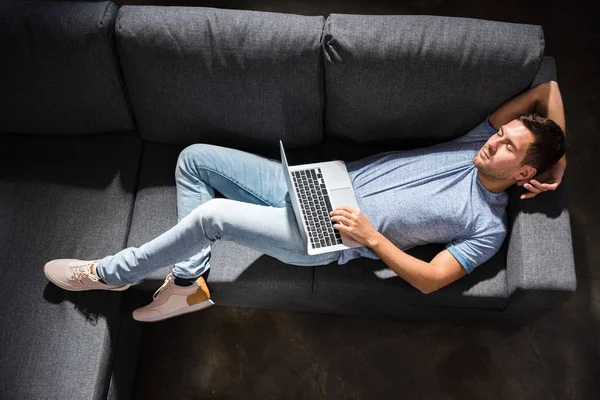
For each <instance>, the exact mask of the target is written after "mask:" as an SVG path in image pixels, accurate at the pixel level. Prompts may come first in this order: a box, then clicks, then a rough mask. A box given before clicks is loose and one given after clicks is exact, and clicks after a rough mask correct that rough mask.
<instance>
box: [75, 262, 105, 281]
mask: <svg viewBox="0 0 600 400" xmlns="http://www.w3.org/2000/svg"><path fill="white" fill-rule="evenodd" d="M93 264H95V263H93V262H91V263H87V264H83V265H76V266H74V267H71V268H72V270H73V276H74V277H75V279H78V280H82V279H85V278H89V279H90V280H91V281H94V282H98V281H99V280H100V278H98V277H97V276H96V275H95V274H93V273H92V265H93Z"/></svg>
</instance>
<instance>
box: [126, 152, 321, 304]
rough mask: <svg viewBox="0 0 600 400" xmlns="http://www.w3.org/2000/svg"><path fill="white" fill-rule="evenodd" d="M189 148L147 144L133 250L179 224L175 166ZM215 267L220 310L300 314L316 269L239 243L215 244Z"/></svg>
mask: <svg viewBox="0 0 600 400" xmlns="http://www.w3.org/2000/svg"><path fill="white" fill-rule="evenodd" d="M184 148H185V146H180V145H167V144H159V143H151V142H147V143H146V144H145V148H144V157H143V161H142V168H141V175H140V182H139V187H138V193H137V196H136V200H135V208H134V211H133V219H132V223H131V231H130V234H129V241H128V247H132V246H135V247H139V246H141V245H142V244H144V243H146V242H148V241H150V240H152V239H154V238H155V237H157V236H159V235H160V234H162V233H163V232H165V231H167V230H168V229H170V228H171V227H172V226H173V225H175V224H176V223H177V193H176V186H175V167H176V165H177V158H178V156H179V153H180V152H181V151H182V150H183V149H184ZM292 153H293V152H292ZM217 194H218V192H217ZM219 196H220V195H219ZM210 264H211V272H210V276H209V279H208V286H209V288H210V290H211V292H212V297H213V300H214V301H215V302H216V303H217V304H220V305H234V306H246V307H256V308H272V309H291V310H297V309H302V304H304V302H305V301H307V300H306V299H307V297H308V296H310V293H311V289H312V273H313V270H312V268H311V267H297V266H291V265H287V264H284V263H282V262H280V261H279V260H276V259H274V258H272V257H269V256H266V255H264V254H262V253H260V252H257V251H255V250H252V249H250V248H248V247H245V246H242V245H239V244H237V243H234V242H225V241H223V242H221V241H218V242H216V243H215V244H214V245H213V246H212V253H211V259H210ZM169 272H171V267H170V266H165V268H163V269H161V270H159V271H156V272H154V273H153V274H151V275H150V276H148V277H147V278H146V279H145V280H144V281H143V282H142V283H140V284H138V285H137V286H136V287H137V288H138V289H140V290H143V291H147V290H155V289H156V288H158V287H159V286H160V285H161V284H162V282H163V280H164V278H165V276H166V275H167V274H168V273H169Z"/></svg>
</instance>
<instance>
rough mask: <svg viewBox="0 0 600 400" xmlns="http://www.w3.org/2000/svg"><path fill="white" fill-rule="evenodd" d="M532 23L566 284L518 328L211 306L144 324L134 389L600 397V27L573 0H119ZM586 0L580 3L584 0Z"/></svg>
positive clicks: (201, 393)
mask: <svg viewBox="0 0 600 400" xmlns="http://www.w3.org/2000/svg"><path fill="white" fill-rule="evenodd" d="M119 3H120V4H135V3H137V4H167V3H170V4H175V3H176V4H180V5H192V4H194V5H202V6H210V7H220V8H233V9H252V10H262V11H273V12H288V13H296V14H304V15H327V14H329V13H348V14H427V15H447V16H461V17H473V18H483V19H490V20H498V21H506V22H518V23H531V24H540V25H542V26H543V27H544V32H545V38H546V52H545V53H546V54H547V55H552V56H554V57H555V58H556V61H557V69H558V81H559V85H560V88H561V92H562V95H563V100H564V103H565V109H566V116H567V130H568V145H569V156H568V157H569V158H568V162H569V165H568V168H567V174H566V178H565V181H564V183H563V184H565V185H567V189H568V193H569V199H570V212H571V223H572V232H573V243H574V252H575V262H576V265H577V274H578V290H577V294H576V295H575V296H574V297H572V298H571V299H570V300H569V301H567V302H566V303H565V304H564V305H562V306H561V307H560V308H557V309H555V310H553V311H552V312H551V313H550V314H547V315H545V316H543V317H542V318H540V319H538V320H537V321H534V322H533V323H531V324H530V325H528V326H526V327H522V328H501V327H489V326H473V325H471V326H448V325H440V324H423V323H419V324H415V323H408V322H403V321H390V320H381V319H365V318H350V317H339V316H327V315H316V314H301V313H292V312H276V311H264V310H253V309H242V308H227V307H213V308H211V309H208V310H205V311H203V312H199V313H195V314H191V315H187V316H183V317H180V318H175V319H172V320H169V321H165V322H163V323H159V324H151V325H147V326H146V328H145V332H144V338H143V345H142V350H141V355H140V358H139V365H138V372H137V380H136V387H135V398H137V399H154V398H178V399H180V398H181V399H183V398H193V399H217V398H218V399H229V398H231V399H233V398H236V399H237V398H243V399H255V398H256V399H258V398H260V399H263V398H273V399H304V398H306V399H321V398H335V399H346V398H347V399H387V398H410V399H419V398H423V399H586V400H587V399H596V398H600V347H599V346H600V345H599V344H600V267H599V256H600V246H598V244H600V240H599V239H600V229H599V227H600V223H599V222H600V221H599V219H600V218H599V215H600V213H598V212H596V207H597V204H600V192H599V187H598V184H597V182H598V179H597V178H596V176H595V173H594V172H593V171H595V170H596V165H594V164H593V163H594V161H595V160H594V159H593V157H594V156H595V155H596V154H599V150H600V146H599V143H600V141H599V140H598V135H600V133H599V132H598V114H599V111H600V97H599V93H600V90H599V89H600V80H599V78H598V77H599V72H600V71H599V70H598V61H599V58H600V56H599V54H600V53H599V51H598V50H599V49H600V29H599V27H598V24H597V23H595V22H596V21H595V20H596V18H594V14H593V13H592V12H591V9H590V8H589V5H588V2H585V1H580V0H571V1H561V2H556V3H552V2H548V1H546V2H544V1H537V0H536V1H517V0H510V1H502V2H500V1H490V0H478V1H469V2H466V1H464V2H459V1H455V2H449V1H442V0H413V1H408V0H404V1H379V0H370V1H331V2H325V1H322V0H321V1H292V0H288V1H286V0H280V1H259V0H256V1H242V0H234V1H194V0H191V1H178V2H167V1H165V0H162V1H161V0H158V1H154V2H153V1H144V0H141V1H135V0H134V1H121V2H119ZM589 4H591V2H589Z"/></svg>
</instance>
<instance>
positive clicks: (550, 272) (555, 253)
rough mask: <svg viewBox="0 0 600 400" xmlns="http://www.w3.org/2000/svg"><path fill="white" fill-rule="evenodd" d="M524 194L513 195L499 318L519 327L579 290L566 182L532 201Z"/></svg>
mask: <svg viewBox="0 0 600 400" xmlns="http://www.w3.org/2000/svg"><path fill="white" fill-rule="evenodd" d="M523 191H524V189H523V188H520V187H517V186H513V187H512V188H511V189H510V190H509V194H510V202H509V208H508V218H509V225H510V228H511V229H510V233H509V236H508V254H507V274H506V276H507V278H506V279H507V284H508V293H509V305H508V306H507V307H506V308H505V310H504V312H503V315H502V317H501V318H502V319H503V320H506V321H508V322H510V321H512V322H515V323H519V324H521V323H524V322H530V321H532V320H533V319H535V318H536V317H538V316H540V315H541V314H543V313H544V312H545V311H547V310H549V309H551V308H554V307H556V306H557V305H559V304H560V303H562V302H563V301H565V300H566V299H568V298H569V297H570V296H571V295H572V294H573V293H574V292H575V290H576V287H577V279H576V276H575V263H574V259H573V246H572V242H571V226H570V219H569V211H568V209H567V196H566V190H565V182H564V180H563V182H562V184H561V185H560V186H559V187H558V189H557V190H556V191H554V192H546V193H543V194H541V195H538V196H536V197H534V198H532V199H527V200H521V199H520V198H519V197H520V195H521V194H522V193H523Z"/></svg>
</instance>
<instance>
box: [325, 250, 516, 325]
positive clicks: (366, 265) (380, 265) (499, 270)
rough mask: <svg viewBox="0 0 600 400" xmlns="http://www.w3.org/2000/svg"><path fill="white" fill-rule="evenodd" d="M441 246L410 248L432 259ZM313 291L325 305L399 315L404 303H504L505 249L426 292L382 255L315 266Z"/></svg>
mask: <svg viewBox="0 0 600 400" xmlns="http://www.w3.org/2000/svg"><path fill="white" fill-rule="evenodd" d="M443 249H444V247H443V246H442V245H427V246H420V247H416V248H414V249H411V250H409V251H408V253H409V254H411V255H413V256H414V257H417V258H419V259H421V260H424V261H430V260H431V259H432V258H433V257H434V256H435V255H436V254H437V253H438V252H440V251H441V250H443ZM314 295H315V297H316V301H317V302H318V303H319V304H321V305H322V306H321V309H322V310H323V311H330V312H335V311H337V310H339V309H341V308H344V309H346V310H347V311H348V312H351V313H353V314H358V315H369V314H373V315H395V314H396V312H397V310H400V311H402V307H403V306H417V307H423V306H441V307H448V308H452V307H455V308H489V309H502V308H503V307H504V306H506V305H507V304H508V289H507V286H506V252H505V249H502V250H501V251H499V252H498V253H497V254H496V255H495V256H494V257H492V258H491V259H490V260H489V261H487V262H486V263H484V264H482V265H480V266H479V267H477V268H476V269H475V271H473V273H471V274H470V275H468V276H465V277H464V278H461V279H459V280H458V281H456V282H454V283H452V284H450V285H448V286H446V287H444V288H442V289H440V290H438V291H436V292H434V293H431V294H428V295H425V294H423V293H421V292H420V291H418V290H417V289H415V288H414V287H412V286H411V285H410V284H409V283H407V282H406V281H404V280H403V279H401V278H400V277H398V276H397V275H396V273H394V271H392V270H391V269H389V268H388V267H387V266H386V265H385V263H384V262H383V261H381V260H371V259H366V258H365V259H362V258H361V259H357V260H352V261H350V262H349V263H348V264H346V265H344V266H326V267H321V268H315V282H314ZM449 312H451V311H449Z"/></svg>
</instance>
